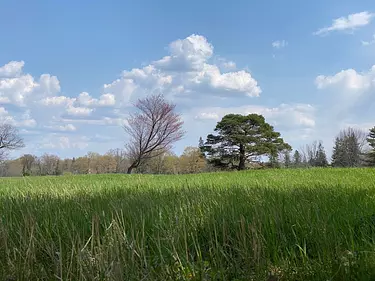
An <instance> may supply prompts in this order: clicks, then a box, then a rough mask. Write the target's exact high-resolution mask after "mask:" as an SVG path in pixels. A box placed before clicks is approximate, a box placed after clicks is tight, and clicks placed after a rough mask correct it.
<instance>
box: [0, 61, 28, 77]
mask: <svg viewBox="0 0 375 281" xmlns="http://www.w3.org/2000/svg"><path fill="white" fill-rule="evenodd" d="M24 65H25V62H24V61H11V62H9V63H7V64H6V65H4V66H2V67H0V77H17V76H19V75H20V74H21V72H22V68H23V66H24Z"/></svg>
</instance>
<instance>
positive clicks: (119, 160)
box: [107, 148, 127, 173]
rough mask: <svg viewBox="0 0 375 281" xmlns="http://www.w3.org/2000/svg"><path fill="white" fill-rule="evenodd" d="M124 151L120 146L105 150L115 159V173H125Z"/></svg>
mask: <svg viewBox="0 0 375 281" xmlns="http://www.w3.org/2000/svg"><path fill="white" fill-rule="evenodd" d="M125 154H126V153H125V151H124V150H123V149H120V148H116V149H111V150H109V151H108V152H107V155H110V156H112V157H113V158H114V159H115V161H116V169H115V173H125V172H126V165H127V163H126V162H127V161H126V157H125Z"/></svg>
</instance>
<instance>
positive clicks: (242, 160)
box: [238, 144, 245, 171]
mask: <svg viewBox="0 0 375 281" xmlns="http://www.w3.org/2000/svg"><path fill="white" fill-rule="evenodd" d="M238 170H240V171H241V170H245V148H244V146H243V144H240V164H239V165H238Z"/></svg>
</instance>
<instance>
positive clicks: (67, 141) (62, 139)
mask: <svg viewBox="0 0 375 281" xmlns="http://www.w3.org/2000/svg"><path fill="white" fill-rule="evenodd" d="M89 140H90V139H89V138H87V137H82V136H69V137H68V136H61V135H58V134H50V135H48V136H46V137H44V138H43V139H42V140H41V142H40V145H39V148H42V149H63V150H64V149H74V148H78V149H85V148H86V147H87V146H88V142H89Z"/></svg>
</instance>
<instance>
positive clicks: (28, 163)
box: [20, 154, 37, 176]
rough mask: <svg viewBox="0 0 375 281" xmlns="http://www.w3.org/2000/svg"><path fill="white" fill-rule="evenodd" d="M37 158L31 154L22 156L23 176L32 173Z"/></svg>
mask: <svg viewBox="0 0 375 281" xmlns="http://www.w3.org/2000/svg"><path fill="white" fill-rule="evenodd" d="M36 159H37V157H36V156H34V155H31V154H24V155H22V156H21V157H20V160H21V165H22V175H23V176H26V175H31V168H32V166H33V164H34V162H35V161H36Z"/></svg>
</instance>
